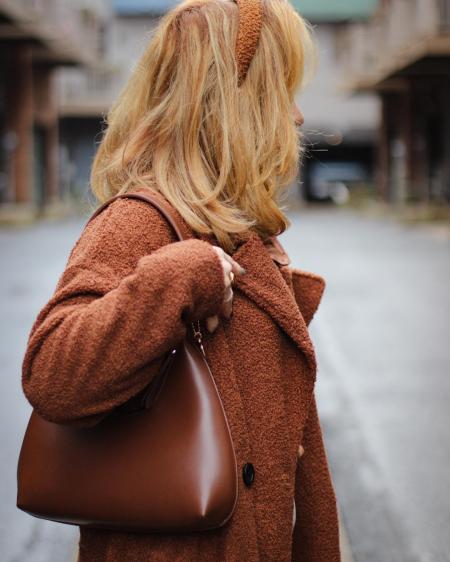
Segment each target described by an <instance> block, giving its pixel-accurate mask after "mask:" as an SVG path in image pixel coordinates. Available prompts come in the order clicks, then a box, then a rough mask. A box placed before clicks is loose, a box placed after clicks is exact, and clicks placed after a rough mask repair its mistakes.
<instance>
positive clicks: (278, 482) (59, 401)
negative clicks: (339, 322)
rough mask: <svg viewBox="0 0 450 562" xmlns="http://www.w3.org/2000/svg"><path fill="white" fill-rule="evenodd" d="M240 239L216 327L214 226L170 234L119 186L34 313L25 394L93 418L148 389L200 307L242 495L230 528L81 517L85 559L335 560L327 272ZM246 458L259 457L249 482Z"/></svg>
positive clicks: (48, 407) (255, 239) (81, 421)
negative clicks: (95, 522) (128, 526)
mask: <svg viewBox="0 0 450 562" xmlns="http://www.w3.org/2000/svg"><path fill="white" fill-rule="evenodd" d="M185 227H186V228H187V229H188V231H189V227H188V226H187V225H186V224H185ZM171 242H172V243H171ZM237 242H238V246H237V249H236V251H235V252H234V254H233V257H234V258H235V259H236V260H237V261H238V262H239V263H240V264H241V265H242V266H243V267H244V268H245V269H246V270H247V273H246V274H245V275H244V276H242V277H238V276H236V285H235V297H234V308H233V314H232V316H231V318H230V319H228V320H226V319H221V322H220V325H219V327H218V328H217V330H216V331H215V332H214V333H213V334H210V333H209V332H207V330H206V329H205V326H204V322H203V320H204V319H205V318H206V317H207V316H210V315H213V314H216V313H218V312H219V309H220V306H221V303H222V299H223V294H224V280H223V273H222V269H221V265H220V260H219V258H218V256H217V254H216V252H215V251H214V250H213V249H212V246H211V244H212V243H217V242H216V241H215V239H213V238H212V237H209V236H206V235H204V236H203V235H202V236H201V237H200V238H195V239H190V240H184V241H182V242H176V241H175V235H174V233H173V232H172V230H171V228H170V227H169V225H168V224H167V223H166V221H165V219H164V218H163V217H162V215H160V213H159V211H157V210H156V209H154V208H153V207H152V206H150V205H149V204H147V203H145V202H143V201H137V200H132V199H118V200H116V201H114V202H113V203H111V204H110V205H109V206H108V207H107V208H106V209H104V210H103V211H102V212H101V213H100V214H99V215H98V216H97V217H95V218H94V219H93V220H92V221H91V222H90V223H89V224H88V226H87V227H86V228H85V230H84V231H83V232H82V234H81V235H80V237H79V239H78V240H77V242H76V244H75V246H74V247H73V249H72V251H71V253H70V256H69V259H68V262H67V264H66V268H65V270H64V272H63V273H62V275H61V277H60V279H59V281H58V283H57V286H56V289H55V292H54V294H53V296H52V297H51V299H50V300H49V302H48V303H47V304H46V305H45V306H44V307H43V309H42V310H41V312H40V313H39V315H38V317H37V318H36V320H35V322H34V324H33V327H32V329H31V333H30V336H29V340H28V344H27V348H26V351H25V356H24V360H23V379H22V380H23V388H24V392H25V394H26V396H27V398H28V399H29V401H30V403H31V404H32V405H33V406H34V408H36V410H37V412H38V413H39V414H40V415H41V416H42V417H44V418H46V419H48V420H50V421H54V422H59V423H64V424H76V425H79V426H90V425H93V424H96V423H101V420H102V418H103V417H104V416H106V415H108V413H110V412H111V410H112V409H113V408H114V407H116V406H118V405H119V404H121V403H123V402H124V401H126V400H127V399H128V398H130V397H131V396H132V395H134V394H135V393H137V392H138V391H140V390H142V389H143V388H144V387H145V386H146V385H147V384H148V383H149V382H150V380H151V377H152V376H153V374H156V373H157V372H158V368H159V366H160V364H161V360H162V357H163V355H164V353H165V352H167V351H168V350H169V349H171V348H172V347H173V346H174V345H176V344H177V343H179V342H180V341H181V339H182V338H183V337H184V336H185V334H186V330H187V329H188V327H189V322H190V321H191V320H197V319H199V320H200V321H201V324H202V326H203V333H204V347H205V351H206V356H207V358H208V362H209V365H210V367H211V370H212V373H213V376H214V378H215V381H216V384H217V387H218V390H219V393H220V395H221V398H222V401H223V404H224V408H225V411H226V414H227V416H228V421H229V424H230V429H231V433H232V437H233V442H234V446H235V450H236V456H237V462H238V473H239V490H238V494H239V495H238V501H237V505H236V509H235V512H234V513H233V516H232V518H231V519H230V520H229V522H228V523H227V524H226V525H225V526H224V527H222V528H220V529H214V530H211V531H207V532H196V533H179V534H175V533H167V534H161V533H158V534H133V533H119V532H111V531H105V530H96V529H86V528H81V529H80V555H79V556H80V557H79V560H80V562H150V561H152V562H153V561H165V562H288V561H291V562H292V561H295V562H340V554H339V534H338V515H337V505H336V497H335V492H334V488H333V484H332V480H331V475H330V471H329V467H328V462H327V456H326V452H325V448H324V442H323V438H322V431H321V427H320V422H319V418H318V413H317V408H316V401H315V392H314V385H315V380H316V359H315V352H314V348H313V344H312V341H311V339H310V337H309V332H308V327H307V326H308V324H309V322H310V321H311V319H312V317H313V315H314V313H315V311H316V309H317V306H318V304H319V301H320V299H321V296H322V293H323V290H324V287H325V282H324V280H323V278H322V277H320V276H318V275H315V274H313V273H309V272H305V271H303V270H300V269H293V268H290V267H288V266H281V265H279V264H276V262H274V261H273V260H272V259H271V257H270V255H269V252H268V250H267V248H266V246H265V245H264V242H263V241H262V239H261V238H260V236H259V235H258V234H257V233H255V232H254V231H246V232H245V233H243V234H241V235H238V236H237ZM300 444H302V446H303V448H304V453H303V455H302V456H300V457H299V454H298V449H299V445H300ZM248 462H251V463H253V465H254V468H255V479H254V481H253V483H252V484H251V485H250V486H249V487H247V486H246V485H245V483H244V481H243V478H242V467H243V465H244V464H245V463H248ZM294 499H295V506H296V521H295V527H294V529H292V517H293V501H294Z"/></svg>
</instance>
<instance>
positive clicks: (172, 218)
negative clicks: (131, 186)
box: [85, 191, 189, 241]
mask: <svg viewBox="0 0 450 562" xmlns="http://www.w3.org/2000/svg"><path fill="white" fill-rule="evenodd" d="M120 198H128V199H140V200H141V201H146V202H147V203H150V205H153V206H154V207H156V209H158V211H159V212H160V213H161V214H162V215H163V216H164V218H165V219H166V220H167V222H168V223H169V224H170V226H171V227H172V228H173V230H174V232H175V234H176V235H177V238H178V240H179V241H182V240H186V239H187V238H189V237H188V236H185V235H183V230H186V228H185V227H184V226H183V225H182V223H181V221H180V219H179V218H178V217H177V216H176V215H175V212H174V211H173V209H172V207H171V206H170V204H169V203H168V201H167V200H166V199H164V198H163V196H162V195H159V194H156V193H149V194H145V195H144V194H143V193H137V192H132V191H130V192H129V193H122V194H119V195H115V196H113V197H111V198H110V199H108V200H107V201H105V202H104V203H103V204H102V205H100V207H98V208H97V209H96V210H95V211H94V213H93V214H92V215H91V217H90V218H89V220H88V221H87V223H86V225H85V227H86V226H87V225H88V224H89V223H90V222H91V220H92V219H93V218H95V217H96V216H97V215H99V214H100V213H101V212H102V211H103V209H105V208H106V207H107V206H108V205H109V204H110V203H112V202H113V201H115V200H116V199H120Z"/></svg>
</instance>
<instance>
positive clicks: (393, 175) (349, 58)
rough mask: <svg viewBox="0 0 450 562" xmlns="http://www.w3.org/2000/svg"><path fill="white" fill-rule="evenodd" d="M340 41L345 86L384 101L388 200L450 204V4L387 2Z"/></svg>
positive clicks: (381, 156)
mask: <svg viewBox="0 0 450 562" xmlns="http://www.w3.org/2000/svg"><path fill="white" fill-rule="evenodd" d="M339 41H340V43H341V44H342V49H341V50H340V57H339V65H340V67H341V68H342V72H343V73H342V80H341V86H342V88H343V89H344V88H345V89H346V90H347V91H349V92H351V93H357V92H375V93H376V94H377V95H378V97H379V99H380V101H381V112H380V121H381V122H380V128H379V133H378V138H379V151H378V172H379V173H378V176H377V186H378V191H379V194H380V196H381V197H383V198H384V199H385V200H387V201H390V202H393V203H396V202H397V203H403V202H407V201H421V202H434V203H449V202H450V0H379V1H378V3H377V9H376V11H375V12H374V13H373V15H372V17H371V18H370V20H369V21H368V22H364V23H358V24H355V25H352V26H349V27H348V28H347V29H346V30H343V32H342V35H341V36H340V38H339Z"/></svg>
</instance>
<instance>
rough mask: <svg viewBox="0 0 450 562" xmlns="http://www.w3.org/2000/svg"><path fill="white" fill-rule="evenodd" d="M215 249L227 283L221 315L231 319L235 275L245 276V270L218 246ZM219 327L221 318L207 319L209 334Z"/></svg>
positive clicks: (211, 317)
mask: <svg viewBox="0 0 450 562" xmlns="http://www.w3.org/2000/svg"><path fill="white" fill-rule="evenodd" d="M213 248H214V250H215V251H216V252H217V254H218V256H219V258H220V262H221V264H222V268H223V276H224V281H225V293H224V297H223V303H222V309H221V311H220V314H221V315H223V316H224V317H225V318H230V316H231V313H232V310H233V288H232V284H233V279H234V276H235V275H244V274H245V269H244V268H243V267H241V266H240V265H239V264H238V262H237V261H235V260H234V259H233V258H232V257H231V256H230V255H228V254H227V253H226V252H224V251H223V250H222V248H220V247H218V246H213ZM218 325H219V316H218V315H217V314H216V315H215V316H210V317H209V318H207V319H206V327H207V328H208V331H209V332H211V333H212V332H214V331H215V329H216V328H217V326H218Z"/></svg>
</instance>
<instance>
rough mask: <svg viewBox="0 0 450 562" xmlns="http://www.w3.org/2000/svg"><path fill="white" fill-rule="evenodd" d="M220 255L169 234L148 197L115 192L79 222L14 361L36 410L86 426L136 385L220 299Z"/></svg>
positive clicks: (200, 242)
mask: <svg viewBox="0 0 450 562" xmlns="http://www.w3.org/2000/svg"><path fill="white" fill-rule="evenodd" d="M223 293H224V276H223V270H222V265H221V263H220V258H219V257H218V255H217V253H216V252H215V251H214V250H213V248H212V246H211V245H210V244H209V243H208V242H206V241H204V240H200V239H189V240H183V241H176V238H175V235H174V233H173V232H172V229H171V227H170V226H169V224H168V223H167V222H166V220H165V219H164V218H163V217H162V215H160V213H159V212H158V211H157V210H156V209H155V208H154V207H152V206H150V205H149V204H147V203H145V202H142V201H136V200H132V199H117V200H115V201H113V202H112V203H111V204H110V205H109V206H108V207H106V208H105V209H104V210H103V211H102V212H101V213H99V215H97V216H96V217H95V218H93V219H92V220H91V222H90V223H89V224H88V225H87V226H86V227H85V229H84V231H83V232H82V234H81V236H80V238H79V239H78V241H77V242H76V244H75V246H74V247H73V249H72V251H71V253H70V255H69V258H68V261H67V264H66V267H65V270H64V272H63V273H62V275H61V277H60V279H59V281H58V283H57V285H56V289H55V292H54V294H53V296H52V297H51V299H50V300H49V302H48V303H47V304H46V305H45V306H44V307H43V309H42V310H41V311H40V313H39V314H38V316H37V318H36V320H35V322H34V324H33V326H32V328H31V332H30V335H29V338H28V342H27V347H26V351H25V355H24V358H23V363H22V386H23V390H24V393H25V395H26V397H27V398H28V400H29V402H30V403H31V405H32V406H33V407H34V408H35V410H36V411H37V413H39V414H40V415H41V416H42V417H43V418H44V419H47V420H48V421H53V422H55V423H65V424H74V425H79V426H89V425H94V424H95V423H97V422H98V421H100V420H101V419H102V418H103V417H105V416H106V415H108V413H110V412H111V411H112V409H114V408H115V407H116V406H118V405H120V404H122V403H124V402H126V401H127V400H128V399H129V398H131V397H132V396H134V395H135V394H136V393H138V392H139V391H141V390H143V389H144V388H145V386H147V384H149V382H150V381H151V378H152V377H153V376H154V375H155V374H156V373H157V372H158V367H159V366H160V365H161V362H162V359H163V358H164V355H165V354H166V352H167V351H169V350H170V349H171V348H172V347H173V346H174V345H176V344H177V343H179V342H180V341H182V339H183V338H184V337H185V335H186V331H187V327H188V326H189V322H190V321H192V320H197V319H202V318H205V317H207V316H210V315H213V314H216V313H217V312H218V311H219V309H220V307H221V305H222V300H223Z"/></svg>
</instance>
